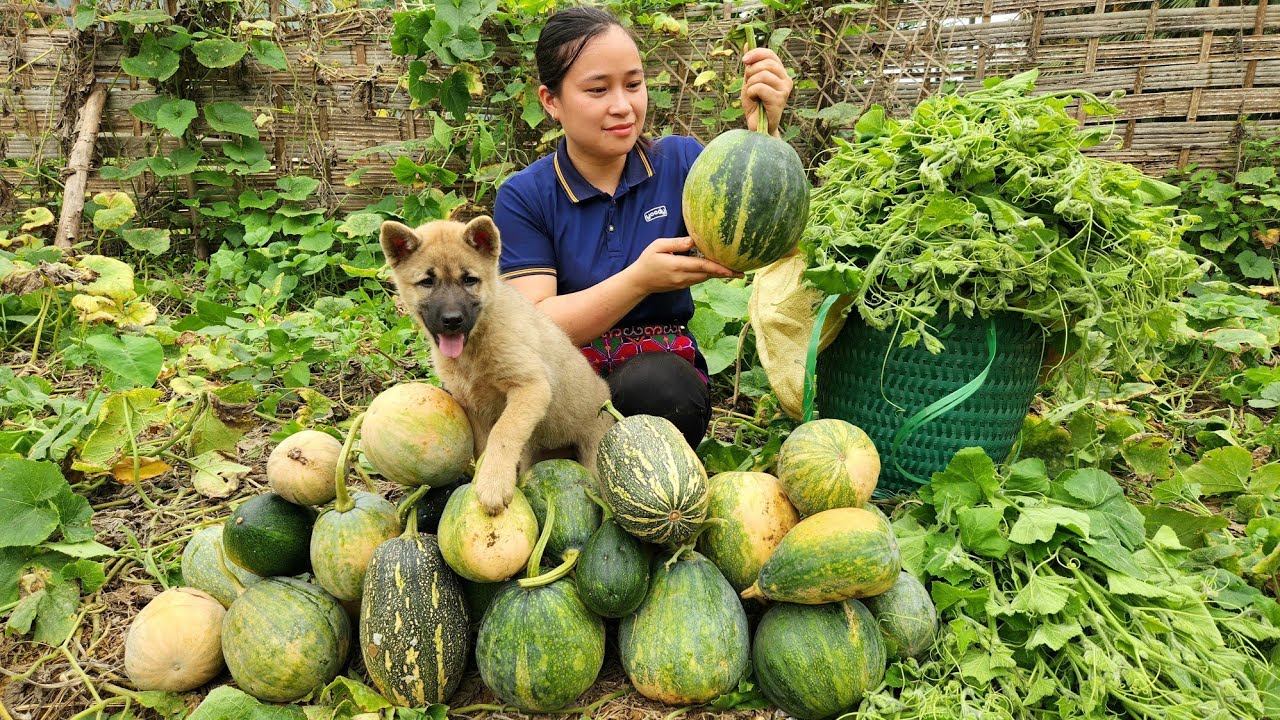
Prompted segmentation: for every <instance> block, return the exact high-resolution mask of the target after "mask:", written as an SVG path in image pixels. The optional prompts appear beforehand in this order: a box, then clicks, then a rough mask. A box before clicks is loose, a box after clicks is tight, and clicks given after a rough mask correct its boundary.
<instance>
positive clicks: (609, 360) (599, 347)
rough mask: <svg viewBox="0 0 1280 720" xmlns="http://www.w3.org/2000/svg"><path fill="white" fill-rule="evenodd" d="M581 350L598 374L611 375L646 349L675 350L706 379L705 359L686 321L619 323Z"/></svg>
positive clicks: (672, 351)
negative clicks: (654, 323) (667, 323)
mask: <svg viewBox="0 0 1280 720" xmlns="http://www.w3.org/2000/svg"><path fill="white" fill-rule="evenodd" d="M581 349H582V354H583V355H585V356H586V358H587V361H588V362H590V363H591V369H592V370H595V371H596V374H597V375H600V376H602V377H608V376H609V373H611V372H613V371H614V370H616V369H618V366H619V365H621V364H622V363H624V362H626V361H627V360H630V359H631V358H633V357H635V356H636V355H639V354H640V353H646V352H669V353H674V354H676V355H678V356H680V357H682V358H684V359H685V360H688V361H689V364H690V365H693V367H694V369H696V370H697V371H698V374H699V375H701V376H702V381H703V382H707V368H706V361H705V360H703V358H702V353H700V352H698V345H697V343H696V342H694V340H693V336H692V335H691V334H690V333H689V329H688V328H687V327H685V326H684V325H632V326H628V327H618V328H614V329H612V330H610V331H609V332H607V333H605V334H604V335H601V336H600V337H598V338H596V339H595V340H592V341H591V343H590V344H588V345H584V346H583V347H582V348H581Z"/></svg>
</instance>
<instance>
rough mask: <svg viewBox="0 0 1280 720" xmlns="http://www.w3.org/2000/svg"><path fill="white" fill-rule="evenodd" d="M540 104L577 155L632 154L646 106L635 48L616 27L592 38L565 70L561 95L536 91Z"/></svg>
mask: <svg viewBox="0 0 1280 720" xmlns="http://www.w3.org/2000/svg"><path fill="white" fill-rule="evenodd" d="M539 97H540V98H541V99H542V105H543V108H544V109H545V110H546V111H547V112H548V113H549V114H550V115H551V116H552V117H554V118H556V119H558V120H559V121H560V125H561V126H562V127H564V134H565V136H566V138H567V139H568V142H569V145H570V148H571V149H572V150H573V151H575V152H576V153H578V154H586V155H591V156H594V157H595V158H598V159H601V160H608V159H612V158H615V157H618V156H620V155H626V154H627V153H629V152H631V148H632V147H634V146H635V144H636V139H637V138H639V137H640V130H641V128H643V127H644V118H645V113H646V112H647V111H648V109H649V92H648V88H646V86H645V81H644V68H643V67H642V66H641V64H640V51H639V50H638V49H637V48H636V44H635V42H634V41H633V40H632V39H631V36H629V35H627V33H626V31H625V30H623V29H622V28H620V27H616V26H614V27H610V28H609V29H608V30H606V31H604V32H602V33H600V34H599V35H597V36H595V37H594V38H591V40H590V41H588V42H587V44H586V46H585V47H584V48H582V52H581V53H580V54H579V55H578V59H577V60H575V61H574V63H573V65H572V66H571V67H570V68H569V72H568V73H566V74H565V76H564V81H563V82H562V83H561V85H560V94H559V95H557V96H554V97H553V96H552V95H551V93H550V92H548V91H547V88H546V86H545V85H544V86H543V87H542V88H540V89H539Z"/></svg>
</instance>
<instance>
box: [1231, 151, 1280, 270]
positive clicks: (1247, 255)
mask: <svg viewBox="0 0 1280 720" xmlns="http://www.w3.org/2000/svg"><path fill="white" fill-rule="evenodd" d="M1255 169H1256V168H1255ZM1267 169H1268V170H1270V169H1271V168H1267ZM1236 265H1238V266H1240V272H1241V274H1243V275H1244V276H1245V277H1247V278H1252V279H1254V280H1270V279H1271V278H1273V277H1275V266H1274V265H1272V263H1271V259H1270V258H1265V257H1263V256H1261V255H1259V254H1258V253H1256V252H1254V251H1252V250H1245V251H1243V252H1241V253H1239V254H1238V255H1236Z"/></svg>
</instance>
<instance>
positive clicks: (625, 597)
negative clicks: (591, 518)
mask: <svg viewBox="0 0 1280 720" xmlns="http://www.w3.org/2000/svg"><path fill="white" fill-rule="evenodd" d="M576 580H577V582H578V595H579V597H581V598H582V603H583V604H584V605H586V606H587V607H588V608H590V609H591V611H592V612H594V613H595V614H597V615H602V616H604V617H607V618H620V617H626V616H627V615H630V614H631V613H633V612H635V609H636V608H638V607H640V603H641V602H642V601H644V596H645V594H647V593H648V592H649V554H648V553H647V552H646V551H645V547H644V545H643V544H642V543H641V542H640V541H639V540H637V539H635V538H634V537H632V535H631V534H630V533H628V532H627V531H626V530H623V529H622V528H621V527H619V526H618V523H617V521H615V520H614V519H613V518H605V520H604V521H603V522H601V523H600V527H599V529H597V530H596V531H595V532H594V533H592V535H591V539H590V540H588V541H587V544H586V545H585V546H584V547H583V548H582V554H581V555H580V556H578V568H577V572H576Z"/></svg>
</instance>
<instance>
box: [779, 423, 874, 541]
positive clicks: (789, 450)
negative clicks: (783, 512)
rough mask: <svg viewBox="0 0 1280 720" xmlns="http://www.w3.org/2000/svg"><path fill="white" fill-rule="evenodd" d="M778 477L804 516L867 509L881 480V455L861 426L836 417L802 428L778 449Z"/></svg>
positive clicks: (793, 433) (793, 432)
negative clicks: (855, 508) (865, 507)
mask: <svg viewBox="0 0 1280 720" xmlns="http://www.w3.org/2000/svg"><path fill="white" fill-rule="evenodd" d="M778 479H779V480H781V481H782V487H783V488H784V489H785V490H786V492H787V497H788V498H790V499H791V504H793V505H795V506H796V509H797V510H799V511H800V514H801V515H804V516H806V517H807V516H809V515H813V514H816V513H820V512H822V511H823V510H831V509H832V508H842V507H862V506H863V505H865V504H866V502H867V501H868V500H870V499H871V493H873V492H875V489H876V482H877V481H878V480H879V479H880V453H878V452H877V451H876V446H875V444H874V443H872V442H871V438H869V437H867V434H866V433H865V432H863V431H862V430H861V429H859V428H858V427H857V426H855V425H852V424H850V423H847V422H845V421H844V420H838V419H835V418H824V419H822V420H813V421H811V422H807V423H805V424H803V425H801V426H800V427H798V428H796V429H795V430H793V431H792V432H791V434H790V435H788V436H787V439H786V441H785V442H783V443H782V448H781V449H780V450H779V451H778Z"/></svg>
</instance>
